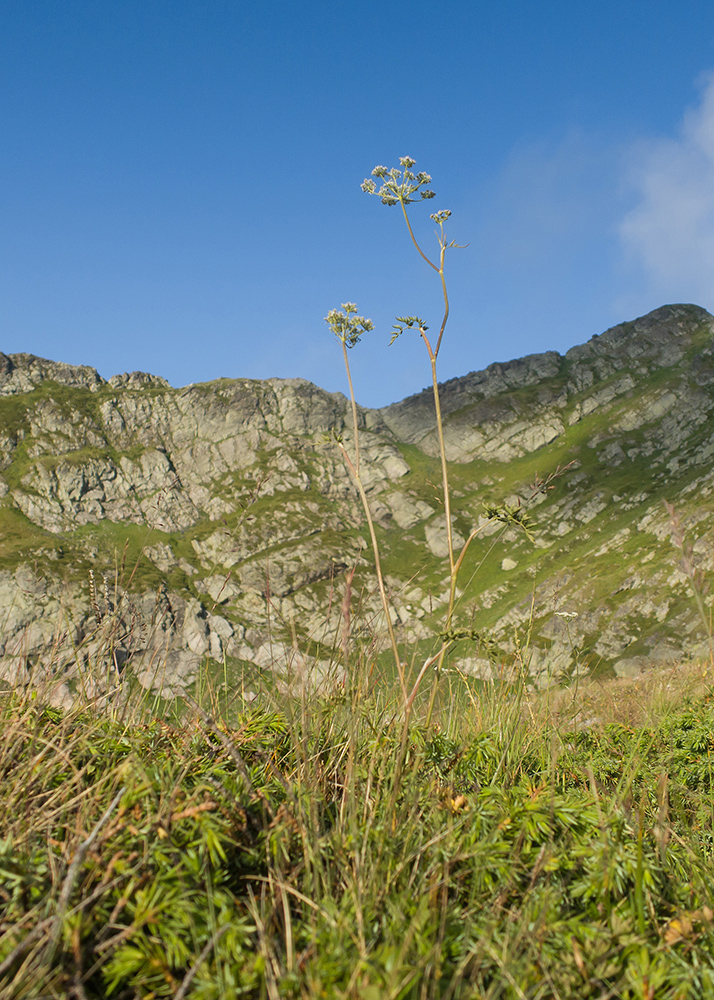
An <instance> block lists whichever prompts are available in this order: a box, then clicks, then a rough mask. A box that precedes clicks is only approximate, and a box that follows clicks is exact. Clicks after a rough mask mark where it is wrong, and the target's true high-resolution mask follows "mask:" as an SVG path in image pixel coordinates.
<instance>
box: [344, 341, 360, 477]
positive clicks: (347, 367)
mask: <svg viewBox="0 0 714 1000" xmlns="http://www.w3.org/2000/svg"><path fill="white" fill-rule="evenodd" d="M342 354H343V356H344V359H345V371H346V372H347V382H348V383H349V387H350V403H351V404H352V426H353V429H354V435H355V471H356V474H357V476H359V429H358V426H357V402H356V400H355V391H354V388H353V386H352V372H351V371H350V361H349V357H348V356H347V344H346V343H345V341H344V339H343V340H342Z"/></svg>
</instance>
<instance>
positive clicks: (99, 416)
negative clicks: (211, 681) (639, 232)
mask: <svg viewBox="0 0 714 1000" xmlns="http://www.w3.org/2000/svg"><path fill="white" fill-rule="evenodd" d="M713 332H714V319H713V318H712V317H711V316H710V315H709V314H708V313H707V312H705V311H704V310H703V309H700V308H699V307H697V306H691V305H676V306H664V307H662V308H661V309H658V310H656V311H655V312H653V313H650V314H649V315H648V316H645V317H642V318H641V319H638V320H635V321H634V322H632V323H623V324H620V325H619V326H616V327H613V328H612V329H611V330H608V331H606V332H605V333H603V334H601V335H599V336H596V337H593V338H591V340H589V341H588V342H587V343H586V344H583V345H580V346H578V347H574V348H572V349H571V350H570V351H568V352H567V353H566V354H565V355H564V356H561V355H560V354H558V353H556V352H553V351H549V352H546V353H544V354H538V355H531V356H528V357H526V358H521V359H519V360H516V361H510V362H504V363H499V364H494V365H490V366H489V367H488V368H487V369H486V370H485V371H483V372H472V373H470V374H468V375H465V376H463V377H461V378H458V379H452V380H450V381H448V382H446V383H444V384H443V385H442V386H441V387H440V399H441V406H442V411H443V413H444V417H445V441H446V450H447V457H448V459H449V461H450V462H451V463H453V464H452V484H453V492H452V513H453V523H452V534H453V539H454V544H455V547H456V552H457V554H458V552H459V550H460V548H461V547H462V546H463V544H464V540H465V539H466V538H467V537H468V536H469V535H470V534H471V533H472V531H473V530H474V529H476V528H478V532H477V536H476V538H475V540H474V542H473V544H472V547H471V549H470V552H469V556H468V557H467V559H466V560H465V562H464V564H463V568H462V574H461V577H460V578H459V589H458V591H457V593H458V596H459V604H458V614H459V615H462V616H463V617H464V622H465V623H466V624H468V626H469V629H471V631H473V630H474V629H476V633H478V634H480V635H486V634H488V635H490V636H491V640H492V641H491V640H490V641H489V644H488V648H487V649H483V648H478V647H477V646H474V643H473V642H472V641H467V640H464V641H462V642H460V643H457V644H456V645H455V647H454V650H453V660H454V663H455V664H456V665H457V666H456V667H455V669H459V670H461V671H462V672H464V673H465V674H471V675H474V676H480V677H486V676H489V675H493V672H494V670H495V671H496V672H497V670H498V669H500V668H499V667H498V663H497V662H496V661H497V658H498V656H501V657H505V658H508V657H511V659H512V658H513V656H514V655H517V656H520V657H523V656H524V652H523V642H522V639H521V638H519V637H518V632H519V630H520V629H523V628H526V627H527V629H528V631H529V634H530V635H531V637H532V648H531V649H530V652H529V654H528V657H527V659H528V662H527V664H526V667H527V669H529V670H530V671H531V673H532V674H533V676H534V678H535V679H536V680H537V681H538V683H541V682H543V679H544V678H545V679H547V678H549V677H550V676H552V675H554V674H556V675H558V674H563V673H565V674H568V673H572V672H574V671H579V670H581V669H585V668H587V669H600V670H613V669H614V670H615V671H616V672H618V671H619V672H620V673H622V674H624V673H627V672H628V671H629V672H632V671H634V670H639V669H642V668H643V666H646V664H647V663H649V662H652V661H654V660H656V659H657V657H658V656H660V655H664V654H663V653H662V651H666V655H667V656H669V657H672V656H677V655H683V654H685V653H690V654H691V653H694V652H696V651H697V650H699V651H701V650H702V649H703V648H704V645H705V644H706V641H707V636H706V634H705V632H706V628H705V623H704V622H703V621H702V620H701V615H700V616H699V617H698V616H697V613H696V607H697V604H696V601H694V600H693V599H692V593H691V591H692V585H693V584H694V585H696V586H699V583H698V581H700V577H698V576H696V574H694V575H693V574H692V572H691V566H692V565H693V564H696V566H697V567H698V569H699V570H701V572H702V573H704V574H705V575H706V574H707V573H709V572H711V571H714V503H713V498H714V430H713V429H712V419H713V416H714V352H713V350H712V336H713ZM358 417H359V426H360V458H361V470H362V478H363V483H364V486H365V489H366V491H367V496H368V500H369V504H370V509H371V512H372V516H373V519H374V522H375V524H376V525H377V531H378V535H379V541H380V545H381V548H382V562H383V565H384V567H385V572H386V574H387V580H388V585H389V592H390V601H391V608H392V610H391V612H390V614H391V616H392V620H393V625H394V627H395V628H396V629H397V631H398V634H399V636H400V638H401V639H404V640H406V641H407V642H409V643H416V644H421V646H423V648H424V650H425V651H428V650H429V649H431V648H432V646H433V643H434V642H438V635H439V631H440V629H441V628H442V624H443V610H444V607H445V602H446V601H447V600H448V589H449V588H448V575H447V569H448V566H446V565H445V563H446V559H447V554H448V546H447V538H446V525H445V520H444V512H443V501H442V498H441V496H440V486H439V485H438V484H440V482H441V473H440V469H439V463H438V459H437V456H438V441H437V437H436V429H435V420H434V411H433V395H432V391H431V390H425V391H424V392H422V393H419V394H417V395H415V396H412V397H410V398H409V399H405V400H403V401H402V402H400V403H396V404H393V405H392V406H389V407H384V408H383V409H381V410H366V409H362V408H360V409H359V411H358ZM338 441H342V442H343V443H344V447H345V448H346V449H347V451H348V453H349V454H351V455H354V441H353V430H352V417H351V411H350V407H349V403H348V400H347V399H346V398H345V397H344V396H343V395H341V394H339V393H328V392H325V391H324V390H322V389H320V388H318V387H317V386H314V385H312V384H311V383H309V382H306V381H305V380H303V379H268V380H266V381H254V380H247V379H219V380H217V381H215V382H211V383H207V384H202V385H191V386H186V387H184V388H181V389H174V388H172V387H171V386H169V385H168V383H167V382H166V381H165V380H164V379H162V378H159V377H157V376H153V375H149V374H146V373H143V372H132V373H130V374H124V375H117V376H113V377H112V378H110V379H109V380H108V381H105V380H104V379H103V378H102V377H101V376H99V375H98V373H97V372H96V371H95V370H94V369H92V368H88V367H83V366H72V365H66V364H61V363H57V362H52V361H46V360H44V359H41V358H36V357H34V356H32V355H29V354H13V355H9V356H6V355H2V354H0V472H1V475H0V615H1V616H2V621H3V626H2V630H0V680H3V681H4V682H5V683H8V684H38V683H39V682H40V681H42V682H43V683H47V684H51V685H54V687H53V690H54V692H55V693H54V694H53V695H52V697H54V698H55V700H56V702H57V703H58V704H66V703H68V700H71V698H72V697H73V696H74V693H76V691H77V688H78V685H80V684H84V683H88V681H87V676H88V675H89V674H90V673H91V674H92V676H93V677H95V675H96V676H102V677H104V681H103V682H102V684H103V685H104V686H103V687H102V685H101V684H99V682H98V681H97V680H96V677H95V680H93V681H92V683H96V684H98V685H99V686H98V687H97V690H96V696H97V697H98V698H101V697H104V696H106V693H107V691H108V690H109V689H110V688H111V685H112V684H113V683H114V682H115V681H116V679H117V678H121V677H122V676H124V674H125V673H126V672H128V673H131V674H132V676H134V677H135V678H136V679H137V681H138V683H139V684H140V685H142V686H144V687H146V688H147V689H150V690H151V691H153V692H154V693H155V694H161V695H163V696H166V697H173V696H176V695H178V694H180V693H181V692H183V691H185V690H187V689H188V688H190V686H191V685H192V684H193V683H195V681H196V678H197V677H198V676H199V675H200V672H201V671H202V670H205V669H208V668H209V667H210V664H214V665H215V664H223V668H222V669H223V670H224V671H225V670H227V669H228V667H227V666H226V665H227V664H229V665H232V666H231V669H233V668H234V667H235V668H236V669H237V667H238V666H240V668H241V669H243V668H244V667H245V666H246V665H248V666H250V667H251V668H252V669H254V670H257V671H261V672H265V671H270V670H275V671H277V672H278V673H279V672H280V671H281V670H282V671H284V670H285V669H287V668H286V667H285V664H287V663H289V662H292V659H293V658H294V655H295V650H296V649H298V648H303V651H304V652H303V654H301V659H300V662H301V663H302V665H303V666H302V667H301V668H300V669H301V670H302V669H303V668H304V669H307V667H306V666H305V665H306V664H311V667H310V669H314V671H316V672H317V673H320V674H321V675H323V674H324V675H325V676H328V675H330V670H329V669H328V667H329V662H330V657H333V656H334V652H333V651H334V650H335V649H339V648H340V644H341V638H340V637H341V635H342V632H343V629H344V625H345V604H344V601H345V600H346V599H347V597H346V596H345V593H346V590H345V588H346V587H347V583H346V574H349V579H350V581H351V584H350V586H349V590H348V591H347V596H349V594H351V595H352V612H351V618H350V622H351V625H350V627H351V629H352V634H353V636H354V637H355V641H364V642H367V643H372V644H373V647H370V648H379V643H380V641H381V640H380V639H379V633H380V629H383V628H384V626H385V622H384V620H383V612H382V609H381V604H380V601H379V595H378V594H377V592H376V587H375V582H374V574H373V568H372V560H373V557H372V554H371V544H370V537H369V533H368V531H367V527H366V523H365V519H364V513H363V511H362V508H361V504H360V502H359V497H358V494H357V491H356V488H355V484H354V482H353V481H352V480H351V478H350V475H349V473H348V471H347V468H346V466H345V462H344V459H343V457H342V454H341V452H340V449H339V447H338V443H337V442H338ZM564 466H567V471H566V472H565V473H563V467H564ZM549 476H552V478H551V479H549V478H548V477H549ZM663 500H667V501H670V502H673V503H674V504H675V507H676V508H677V511H678V514H677V517H678V518H679V522H678V526H675V525H674V523H673V522H672V520H671V517H670V515H668V514H667V512H666V510H665V507H664V505H663V502H662V501H663ZM504 501H505V502H507V503H508V504H510V505H511V507H512V508H513V509H516V508H517V507H518V504H525V505H527V506H528V507H529V509H530V511H531V516H532V518H533V532H532V534H533V540H532V541H531V540H530V539H529V538H527V537H526V536H525V535H524V534H522V533H518V532H517V531H516V530H515V529H514V528H513V526H511V527H506V526H504V524H503V523H501V522H499V521H498V520H495V521H494V520H492V519H489V516H488V515H487V514H485V513H484V510H485V509H490V508H492V507H493V505H494V504H496V505H498V504H499V503H503V502H504ZM683 537H684V538H686V539H687V541H686V543H682V538H683ZM680 544H686V545H691V552H690V557H689V563H687V564H686V565H687V566H689V567H690V569H689V570H687V569H686V567H685V569H682V561H681V559H682V552H681V551H680V548H678V546H680ZM688 551H689V550H688ZM692 561H693V562H692ZM352 574H354V575H352ZM688 574H689V575H688ZM700 596H702V599H703V600H704V602H705V607H708V606H709V605H707V604H706V602H707V601H709V597H708V596H707V595H706V594H703V595H700ZM525 623H529V624H527V625H526V624H525ZM469 629H465V630H462V631H464V634H466V632H467V631H468V630H469ZM300 644H302V646H301V645H300ZM421 646H420V648H421ZM278 649H279V650H282V652H281V653H280V655H279V656H278V655H277V654H275V656H273V653H271V650H273V651H274V650H278ZM271 657H273V659H272V660H271ZM618 664H619V666H618ZM97 665H100V666H101V669H100V670H99V673H98V674H97V671H96V670H94V671H92V670H90V669H89V668H90V667H92V666H93V667H96V666H97ZM241 665H242V666H241ZM487 668H488V669H487ZM489 672H490V674H489Z"/></svg>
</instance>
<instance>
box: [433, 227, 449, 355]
mask: <svg viewBox="0 0 714 1000" xmlns="http://www.w3.org/2000/svg"><path fill="white" fill-rule="evenodd" d="M440 243H441V254H440V256H439V263H440V265H441V266H440V267H439V277H440V278H441V291H442V293H443V295H444V318H443V319H442V321H441V328H440V329H439V339H438V340H437V342H436V350H435V351H434V357H435V358H438V357H439V348H440V347H441V338H442V337H443V336H444V330H445V329H446V324H447V322H448V320H449V295H448V292H447V291H446V278H445V277H444V256H445V254H446V243H445V242H444V227H443V225H442V227H441V240H440Z"/></svg>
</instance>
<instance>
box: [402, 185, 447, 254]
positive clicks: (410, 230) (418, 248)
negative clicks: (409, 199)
mask: <svg viewBox="0 0 714 1000" xmlns="http://www.w3.org/2000/svg"><path fill="white" fill-rule="evenodd" d="M399 204H400V205H401V206H402V214H403V215H404V221H405V222H406V224H407V229H408V230H409V235H410V236H411V238H412V243H413V244H414V246H415V247H416V248H417V250H418V251H419V253H420V254H421V256H422V257H423V258H424V260H425V261H426V262H427V264H428V265H429V267H433V268H434V270H435V271H438V270H439V268H438V267H437V266H436V264H435V263H434V261H433V260H429V258H428V257H427V255H426V254H425V253H424V251H423V250H422V248H421V247H420V246H419V244H418V243H417V240H416V236H415V235H414V232H413V230H412V225H411V222H410V221H409V216H408V214H407V206H406V205H405V204H404V200H403V199H402V198H400V199H399Z"/></svg>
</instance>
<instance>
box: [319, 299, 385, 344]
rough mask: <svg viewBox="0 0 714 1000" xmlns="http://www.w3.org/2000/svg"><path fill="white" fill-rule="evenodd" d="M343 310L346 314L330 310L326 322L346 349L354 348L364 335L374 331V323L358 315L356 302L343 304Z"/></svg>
mask: <svg viewBox="0 0 714 1000" xmlns="http://www.w3.org/2000/svg"><path fill="white" fill-rule="evenodd" d="M342 308H343V309H344V312H340V310H338V309H330V311H329V313H328V314H327V316H325V322H326V323H327V325H328V326H329V327H330V329H331V330H332V332H333V333H334V335H335V337H337V339H338V340H339V342H340V343H341V344H342V345H343V346H344V347H354V346H355V345H356V344H359V342H360V338H361V336H362V334H363V333H369V331H370V330H374V323H373V322H372V320H371V319H365V318H364V316H357V315H356V313H357V306H356V305H355V304H354V302H343V303H342Z"/></svg>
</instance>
